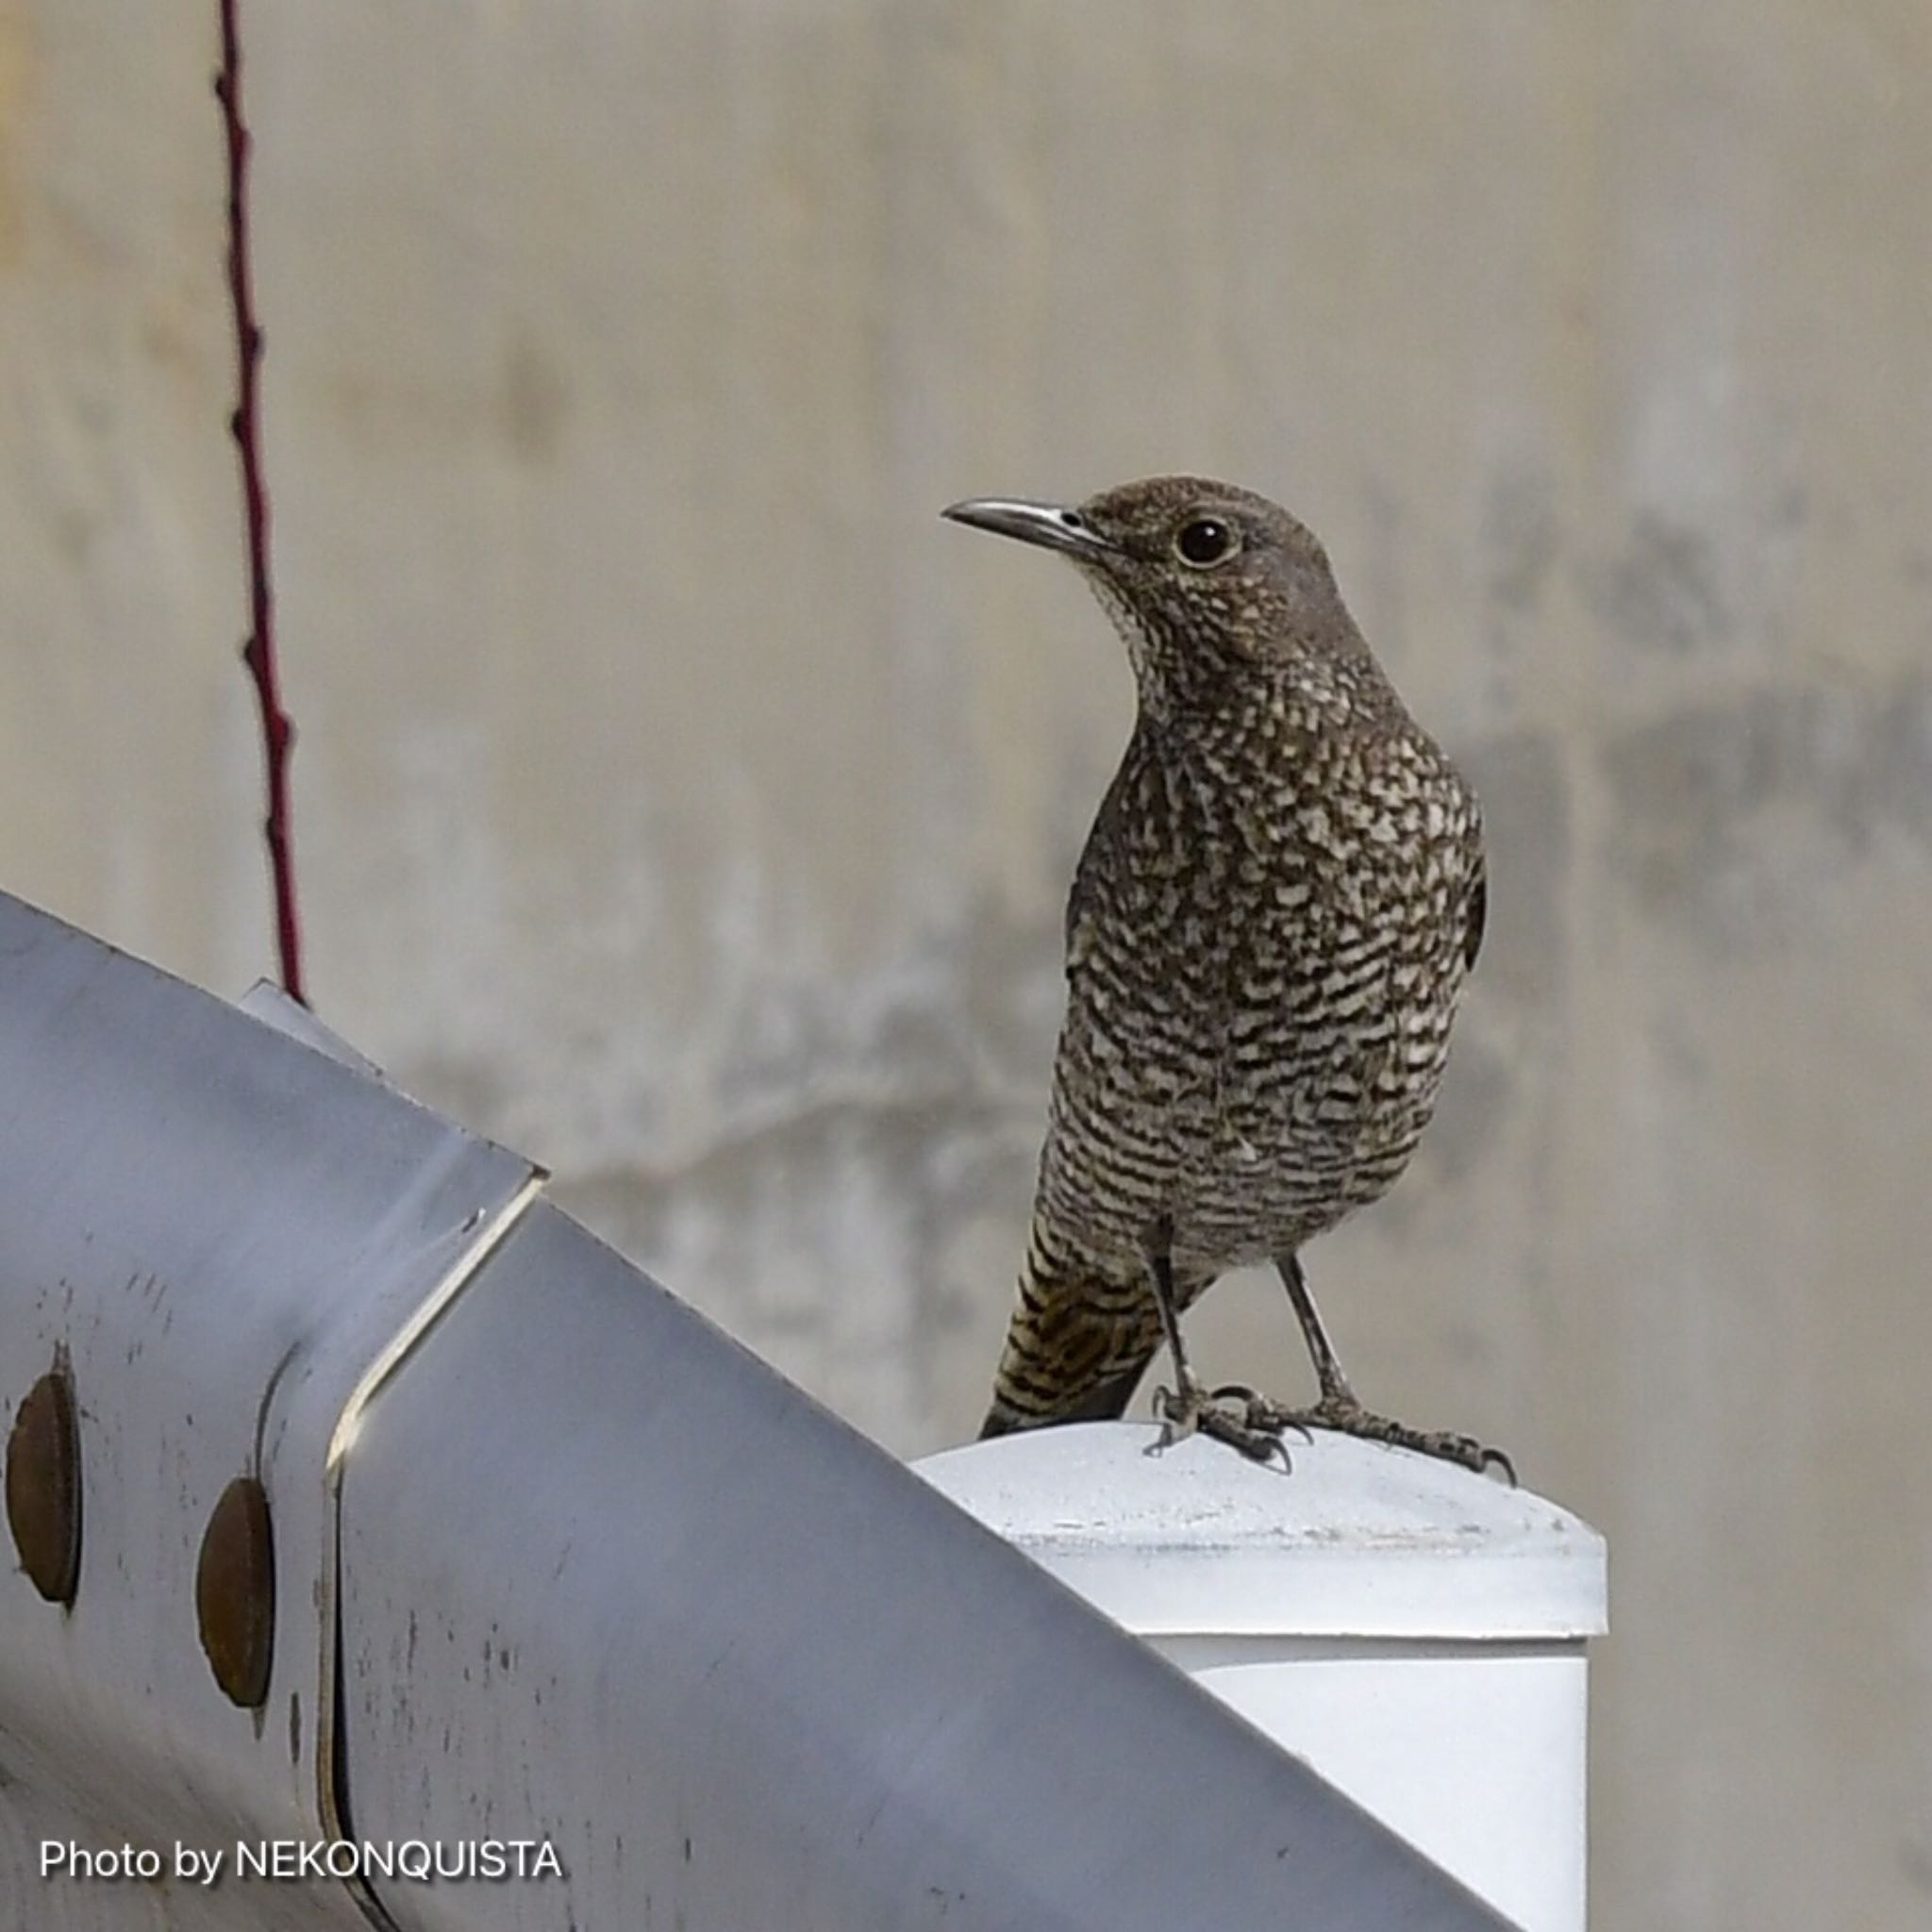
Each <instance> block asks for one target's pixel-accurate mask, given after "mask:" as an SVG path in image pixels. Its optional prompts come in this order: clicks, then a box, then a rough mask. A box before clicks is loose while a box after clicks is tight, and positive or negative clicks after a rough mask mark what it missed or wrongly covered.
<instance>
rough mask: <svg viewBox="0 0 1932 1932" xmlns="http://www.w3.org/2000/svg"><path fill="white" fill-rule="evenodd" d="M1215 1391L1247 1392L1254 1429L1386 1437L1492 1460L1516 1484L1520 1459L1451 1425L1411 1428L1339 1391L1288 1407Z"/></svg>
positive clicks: (1443, 1453)
mask: <svg viewBox="0 0 1932 1932" xmlns="http://www.w3.org/2000/svg"><path fill="white" fill-rule="evenodd" d="M1214 1392H1215V1394H1216V1395H1217V1396H1226V1395H1231V1394H1238V1393H1245V1394H1247V1395H1248V1397H1249V1401H1248V1407H1247V1412H1246V1417H1245V1420H1246V1422H1247V1424H1248V1426H1249V1427H1251V1428H1256V1429H1274V1430H1275V1431H1277V1432H1279V1431H1280V1430H1283V1429H1288V1428H1298V1429H1301V1430H1302V1431H1303V1432H1304V1433H1306V1432H1307V1430H1309V1429H1311V1428H1316V1429H1333V1430H1335V1431H1336V1432H1337V1433H1338V1434H1340V1435H1344V1436H1355V1437H1358V1438H1359V1439H1360V1440H1361V1441H1365V1442H1387V1443H1389V1444H1390V1445H1391V1447H1392V1448H1396V1449H1412V1450H1414V1451H1415V1452H1416V1453H1417V1454H1418V1455H1419V1456H1433V1457H1436V1458H1437V1459H1438V1460H1440V1461H1442V1462H1453V1463H1456V1464H1457V1466H1458V1467H1460V1468H1462V1469H1467V1470H1471V1471H1473V1472H1474V1474H1477V1475H1484V1474H1488V1472H1489V1470H1490V1468H1491V1465H1493V1466H1494V1467H1495V1468H1497V1469H1500V1470H1501V1471H1502V1472H1503V1474H1504V1476H1505V1478H1506V1479H1507V1482H1508V1484H1509V1487H1510V1488H1511V1489H1512V1490H1513V1489H1514V1488H1515V1487H1516V1465H1515V1464H1514V1463H1513V1462H1512V1461H1511V1460H1510V1459H1509V1457H1507V1455H1506V1454H1505V1453H1504V1452H1503V1451H1502V1450H1501V1449H1492V1448H1491V1447H1490V1445H1489V1444H1488V1443H1486V1442H1479V1441H1476V1439H1475V1438H1474V1436H1464V1435H1459V1434H1457V1432H1456V1431H1455V1430H1453V1429H1412V1428H1410V1427H1408V1425H1407V1424H1406V1423H1398V1422H1396V1421H1394V1420H1393V1419H1392V1418H1391V1417H1389V1416H1386V1415H1377V1414H1375V1412H1374V1410H1373V1409H1367V1408H1364V1407H1362V1406H1361V1404H1360V1403H1359V1402H1356V1401H1353V1400H1351V1399H1348V1398H1344V1397H1339V1396H1333V1395H1330V1396H1324V1398H1323V1399H1322V1400H1321V1401H1320V1402H1318V1403H1316V1404H1315V1406H1314V1407H1312V1408H1299V1409H1292V1408H1286V1407H1282V1405H1281V1404H1279V1403H1275V1402H1270V1401H1269V1400H1268V1399H1267V1398H1266V1397H1265V1396H1260V1395H1256V1394H1254V1393H1253V1391H1239V1390H1235V1389H1217V1390H1216V1391H1214Z"/></svg>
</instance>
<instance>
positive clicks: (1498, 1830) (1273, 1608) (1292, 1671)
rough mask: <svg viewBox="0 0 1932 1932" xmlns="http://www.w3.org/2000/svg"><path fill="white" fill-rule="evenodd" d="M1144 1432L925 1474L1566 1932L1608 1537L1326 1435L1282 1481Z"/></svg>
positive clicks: (1385, 1817)
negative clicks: (1163, 1443) (1592, 1650)
mask: <svg viewBox="0 0 1932 1932" xmlns="http://www.w3.org/2000/svg"><path fill="white" fill-rule="evenodd" d="M1159 1441H1160V1431H1159V1430H1158V1428H1157V1427H1156V1426H1155V1425H1154V1424H1127V1423H1096V1424H1081V1425H1076V1426H1074V1427H1068V1428H1058V1429H1045V1430H1040V1431H1037V1432H1035V1433H1032V1434H1028V1435H1017V1436H1006V1437H1002V1438H999V1439H998V1440H996V1441H991V1442H984V1443H977V1444H974V1445H973V1446H971V1447H969V1448H964V1449H954V1450H948V1451H946V1452H945V1453H944V1454H942V1455H939V1456H932V1457H926V1458H925V1460H924V1462H921V1463H919V1464H917V1465H916V1467H917V1468H918V1469H919V1470H920V1472H921V1474H924V1476H925V1477H926V1479H927V1480H928V1481H929V1482H931V1483H933V1484H934V1485H935V1486H936V1487H938V1488H939V1489H940V1490H941V1491H942V1492H943V1493H944V1494H946V1495H948V1496H950V1497H951V1498H952V1499H953V1501H954V1502H956V1503H958V1505H959V1506H960V1507H962V1508H964V1509H966V1510H968V1511H969V1512H970V1513H972V1514H973V1515H974V1516H976V1517H978V1518H979V1520H980V1521H981V1522H982V1523H984V1524H987V1525H988V1526H989V1527H990V1528H991V1529H994V1530H996V1531H998V1533H999V1534H1000V1535H1002V1536H1003V1537H1005V1538H1006V1539H1007V1540H1008V1541H1009V1542H1012V1543H1014V1544H1015V1545H1017V1546H1018V1547H1019V1548H1020V1549H1023V1550H1024V1551H1025V1552H1026V1553H1027V1554H1028V1555H1029V1556H1031V1557H1034V1558H1035V1559H1036V1560H1037V1561H1038V1562H1040V1563H1041V1565H1042V1566H1043V1567H1044V1568H1045V1569H1047V1570H1048V1571H1050V1572H1051V1573H1052V1574H1054V1575H1056V1576H1058V1577H1059V1578H1060V1580H1061V1581H1062V1582H1064V1583H1066V1584H1067V1585H1069V1586H1070V1587H1071V1588H1072V1589H1073V1590H1074V1591H1077V1592H1078V1593H1079V1594H1080V1595H1081V1596H1083V1597H1085V1598H1086V1599H1087V1600H1088V1602H1090V1603H1091V1604H1093V1605H1094V1606H1095V1607H1097V1608H1099V1609H1102V1610H1104V1611H1106V1612H1107V1614H1108V1616H1110V1617H1112V1618H1113V1619H1114V1620H1115V1621H1116V1622H1117V1623H1119V1624H1123V1625H1124V1627H1125V1628H1127V1629H1129V1630H1132V1631H1133V1632H1134V1633H1135V1634H1136V1635H1138V1636H1140V1637H1142V1638H1144V1639H1145V1640H1146V1641H1148V1642H1149V1643H1151V1644H1152V1645H1153V1646H1154V1648H1155V1649H1157V1650H1158V1651H1159V1652H1160V1653H1161V1654H1162V1655H1163V1656H1165V1657H1168V1658H1170V1659H1171V1660H1172V1661H1173V1662H1174V1663H1175V1664H1177V1665H1179V1666H1180V1667H1181V1669H1183V1670H1185V1671H1186V1672H1187V1673H1188V1674H1189V1675H1190V1676H1191V1677H1193V1678H1194V1679H1195V1680H1196V1681H1197V1682H1198V1683H1200V1684H1202V1685H1203V1686H1205V1687H1206V1688H1207V1689H1208V1690H1209V1691H1213V1692H1214V1694H1215V1695H1216V1696H1217V1697H1220V1698H1222V1699H1223V1700H1224V1701H1225V1702H1226V1703H1228V1704H1230V1705H1232V1706H1233V1707H1234V1708H1235V1709H1237V1710H1239V1711H1240V1712H1241V1714H1242V1715H1243V1716H1244V1717H1246V1718H1248V1719H1249V1720H1250V1721H1251V1722H1252V1723H1254V1724H1256V1725H1257V1726H1258V1727H1259V1728H1260V1729H1261V1730H1263V1731H1265V1732H1267V1734H1268V1735H1269V1736H1270V1737H1271V1738H1273V1739H1274V1740H1275V1741H1276V1742H1277V1743H1280V1744H1281V1745H1283V1746H1284V1747H1286V1748H1287V1749H1288V1750H1290V1751H1292V1752H1293V1753H1294V1754H1295V1755H1296V1756H1297V1757H1302V1758H1304V1759H1306V1760H1307V1763H1308V1764H1310V1765H1311V1766H1313V1768H1314V1769H1315V1770H1317V1771H1319V1772H1320V1773H1321V1774H1323V1776H1324V1777H1326V1778H1328V1779H1329V1780H1330V1781H1331V1782H1332V1783H1334V1784H1335V1785H1337V1786H1338V1787H1339V1788H1340V1789H1341V1790H1344V1791H1346V1792H1347V1793H1348V1794H1349V1796H1350V1797H1352V1798H1354V1799H1355V1800H1356V1801H1357V1803H1358V1804H1360V1805H1361V1806H1363V1807H1365V1808H1366V1809H1368V1810H1369V1811H1372V1812H1374V1815H1375V1816H1376V1817H1378V1818H1380V1819H1381V1820H1382V1821H1383V1822H1384V1823H1385V1824H1389V1825H1391V1827H1393V1829H1395V1830H1396V1831H1398V1832H1400V1833H1401V1834H1402V1835H1403V1837H1405V1838H1407V1840H1409V1841H1410V1842H1411V1843H1412V1844H1414V1845H1416V1846H1417V1847H1418V1848H1419V1849H1420V1850H1422V1851H1424V1852H1425V1853H1426V1854H1427V1855H1428V1856H1429V1857H1431V1858H1433V1859H1434V1860H1435V1861H1436V1862H1437V1863H1438V1864H1440V1865H1441V1866H1442V1867H1443V1869H1444V1870H1445V1871H1449V1872H1453V1873H1454V1874H1456V1875H1457V1877H1458V1878H1460V1879H1461V1880H1462V1881H1463V1883H1464V1884H1466V1885H1468V1886H1469V1887H1470V1888H1471V1890H1474V1891H1475V1892H1477V1893H1478V1894H1479V1895H1480V1896H1482V1897H1483V1898H1486V1899H1487V1900H1489V1902H1490V1903H1491V1905H1493V1906H1494V1907H1497V1909H1498V1910H1500V1911H1501V1912H1503V1913H1504V1914H1505V1915H1506V1916H1507V1917H1508V1918H1509V1919H1511V1920H1513V1921H1514V1922H1515V1923H1517V1924H1521V1925H1524V1926H1525V1927H1527V1928H1528V1932H1582V1928H1583V1925H1584V1846H1585V1826H1584V1778H1585V1750H1584V1746H1585V1724H1586V1715H1587V1712H1586V1693H1587V1671H1588V1663H1587V1659H1586V1656H1585V1644H1586V1641H1587V1640H1588V1639H1590V1638H1591V1637H1594V1636H1597V1635H1600V1634H1601V1633H1602V1632H1603V1630H1604V1629H1605V1627H1606V1569H1605V1548H1604V1541H1603V1539H1602V1538H1601V1537H1600V1536H1598V1535H1597V1533H1596V1532H1595V1531H1594V1530H1592V1529H1591V1528H1590V1527H1589V1525H1588V1524H1584V1523H1582V1522H1580V1521H1579V1520H1578V1519H1577V1518H1576V1517H1574V1516H1573V1515H1571V1514H1570V1513H1569V1512H1568V1511H1567V1510H1564V1509H1561V1508H1558V1507H1557V1505H1555V1504H1554V1503H1551V1502H1548V1501H1546V1500H1545V1499H1544V1498H1542V1497H1541V1496H1538V1495H1535V1494H1533V1493H1532V1492H1531V1491H1527V1490H1520V1489H1510V1488H1507V1487H1506V1486H1505V1485H1503V1484H1501V1483H1499V1482H1497V1481H1495V1480H1493V1479H1491V1478H1485V1477H1480V1476H1475V1475H1472V1474H1469V1472H1468V1471H1466V1470H1461V1469H1457V1468H1454V1467H1452V1466H1451V1465H1449V1464H1447V1463H1442V1462H1437V1461H1432V1460H1430V1459H1429V1458H1427V1457H1421V1456H1416V1455H1413V1454H1410V1453H1409V1452H1407V1451H1404V1450H1397V1449H1390V1448H1387V1447H1385V1446H1383V1445H1381V1444H1379V1443H1370V1442H1360V1441H1353V1440H1352V1439H1350V1438H1347V1437H1342V1436H1337V1435H1334V1434H1331V1433H1329V1432H1327V1431H1317V1432H1315V1436H1314V1440H1313V1441H1312V1442H1307V1443H1304V1442H1302V1441H1299V1440H1293V1439H1291V1457H1292V1464H1293V1466H1292V1470H1291V1472H1290V1473H1288V1474H1284V1473H1283V1471H1282V1470H1281V1469H1280V1467H1279V1466H1278V1465H1268V1466H1263V1465H1259V1464H1257V1463H1252V1462H1249V1461H1246V1460H1245V1459H1244V1458H1242V1457H1240V1456H1238V1455H1235V1454H1234V1453H1232V1452H1231V1451H1229V1450H1227V1449H1225V1448H1224V1447H1223V1446H1222V1445H1221V1444H1219V1443H1216V1442H1211V1441H1206V1440H1204V1439H1202V1438H1198V1437H1196V1438H1194V1439H1192V1440H1191V1441H1185V1442H1181V1443H1178V1444H1176V1445H1174V1447H1173V1448H1171V1449H1166V1450H1161V1449H1159V1447H1158V1445H1159ZM1157 1452H1158V1453H1157Z"/></svg>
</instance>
